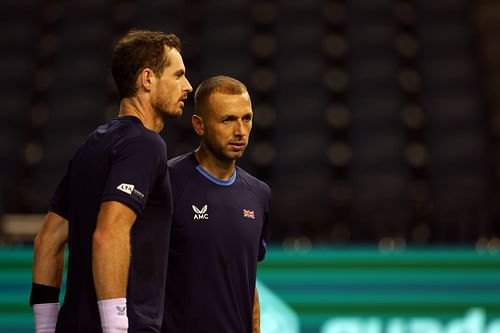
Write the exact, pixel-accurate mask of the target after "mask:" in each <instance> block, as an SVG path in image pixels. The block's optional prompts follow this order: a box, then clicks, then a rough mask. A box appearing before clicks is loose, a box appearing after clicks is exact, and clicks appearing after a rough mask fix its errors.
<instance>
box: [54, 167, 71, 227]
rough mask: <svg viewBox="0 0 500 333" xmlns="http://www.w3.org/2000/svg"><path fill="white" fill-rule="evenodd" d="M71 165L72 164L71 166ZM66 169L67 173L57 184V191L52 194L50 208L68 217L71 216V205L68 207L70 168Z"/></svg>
mask: <svg viewBox="0 0 500 333" xmlns="http://www.w3.org/2000/svg"><path fill="white" fill-rule="evenodd" d="M70 167H71V166H70ZM70 167H68V170H67V171H66V174H65V175H64V177H63V178H62V179H61V181H60V182H59V185H57V188H56V191H55V192H54V195H53V196H52V200H51V201H50V206H49V210H50V211H52V212H54V213H56V214H58V215H60V216H62V217H64V218H65V219H68V216H69V209H68V208H69V207H68V198H69V179H68V178H69V168H70Z"/></svg>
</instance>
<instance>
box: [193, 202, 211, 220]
mask: <svg viewBox="0 0 500 333" xmlns="http://www.w3.org/2000/svg"><path fill="white" fill-rule="evenodd" d="M191 207H193V212H194V217H193V220H208V213H207V211H208V205H205V206H203V207H201V209H200V208H198V207H196V206H195V205H191Z"/></svg>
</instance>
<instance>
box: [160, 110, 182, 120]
mask: <svg viewBox="0 0 500 333" xmlns="http://www.w3.org/2000/svg"><path fill="white" fill-rule="evenodd" d="M163 115H164V116H165V118H179V117H180V116H182V109H180V110H177V111H167V112H164V113H163Z"/></svg>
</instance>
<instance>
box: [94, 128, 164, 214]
mask: <svg viewBox="0 0 500 333" xmlns="http://www.w3.org/2000/svg"><path fill="white" fill-rule="evenodd" d="M166 166H167V153H166V146H165V143H164V142H163V140H162V139H161V138H160V137H159V136H158V138H151V137H149V136H137V137H134V138H133V139H129V140H126V141H124V142H121V143H120V144H119V145H118V146H117V147H116V149H115V151H114V153H113V154H112V157H111V161H110V170H109V174H108V177H107V180H106V184H105V188H104V191H103V193H102V198H101V201H111V200H116V201H119V202H121V203H123V204H125V205H127V206H129V207H130V208H132V209H133V210H134V211H135V212H136V213H137V214H138V215H140V214H141V213H142V210H143V209H144V207H145V205H146V202H147V200H148V196H149V194H150V193H151V191H152V190H153V188H154V186H155V184H156V183H157V181H158V180H159V179H160V177H162V176H163V174H164V173H165V172H166Z"/></svg>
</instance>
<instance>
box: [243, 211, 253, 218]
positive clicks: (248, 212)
mask: <svg viewBox="0 0 500 333" xmlns="http://www.w3.org/2000/svg"><path fill="white" fill-rule="evenodd" d="M243 217H246V218H247V219H252V220H255V212H254V211H253V210H250V209H243Z"/></svg>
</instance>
